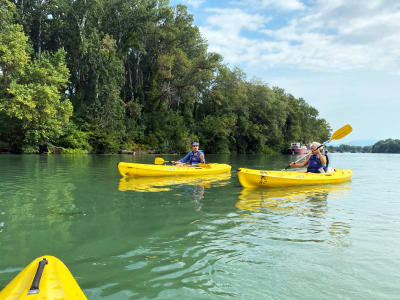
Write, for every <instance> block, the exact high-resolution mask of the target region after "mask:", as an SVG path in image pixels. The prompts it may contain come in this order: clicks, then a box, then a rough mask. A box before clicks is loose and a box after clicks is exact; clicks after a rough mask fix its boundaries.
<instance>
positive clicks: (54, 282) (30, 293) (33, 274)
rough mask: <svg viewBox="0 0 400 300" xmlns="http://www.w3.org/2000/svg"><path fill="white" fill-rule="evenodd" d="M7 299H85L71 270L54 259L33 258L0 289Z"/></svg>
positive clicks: (0, 297) (1, 294) (3, 297)
mask: <svg viewBox="0 0 400 300" xmlns="http://www.w3.org/2000/svg"><path fill="white" fill-rule="evenodd" d="M0 299H4V300H5V299H7V300H17V299H18V300H24V299H27V300H54V299H60V300H61V299H68V300H69V299H74V300H87V298H86V296H85V294H84V293H83V291H82V290H81V288H80V287H79V285H78V283H77V282H76V280H75V278H74V277H73V276H72V274H71V272H70V271H69V270H68V268H67V267H66V266H65V265H64V263H63V262H62V261H61V260H59V259H58V258H56V257H54V256H50V255H44V256H41V257H38V258H36V259H35V260H34V261H33V262H31V263H30V264H29V265H28V266H27V267H26V268H25V269H23V270H22V271H21V272H20V273H19V274H18V275H17V276H16V277H15V278H14V279H13V280H12V281H10V283H9V284H8V285H7V286H6V287H5V288H4V289H3V290H2V291H1V292H0Z"/></svg>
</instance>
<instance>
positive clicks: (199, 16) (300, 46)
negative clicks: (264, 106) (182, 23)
mask: <svg viewBox="0 0 400 300" xmlns="http://www.w3.org/2000/svg"><path fill="white" fill-rule="evenodd" d="M170 3H171V5H177V4H184V5H186V6H187V7H188V11H189V12H190V13H191V14H192V15H193V16H194V25H196V26H198V27H199V29H200V32H201V34H202V36H203V37H204V38H205V39H206V40H207V44H208V51H209V52H217V53H219V54H221V55H222V56H223V57H224V63H226V64H227V65H229V66H231V67H235V66H237V67H239V68H241V69H242V70H243V71H244V72H245V73H246V74H247V79H248V80H252V79H258V80H261V81H263V82H264V83H266V84H268V85H269V86H271V87H272V86H278V87H280V88H283V89H285V91H286V92H287V93H290V94H292V95H293V96H295V97H296V98H303V99H304V100H305V101H306V102H307V103H308V104H310V105H311V106H313V107H315V108H316V109H317V110H318V111H319V113H320V115H319V116H320V117H321V118H324V119H326V120H327V122H328V123H329V124H330V125H331V127H332V129H333V131H335V130H336V129H339V128H340V127H342V126H343V125H345V124H350V125H351V126H352V127H353V131H352V133H351V134H349V135H348V136H347V137H345V138H343V139H342V140H341V141H340V143H346V142H349V143H351V142H355V141H360V143H361V141H363V142H365V141H378V140H382V139H387V138H393V139H400V121H399V120H398V119H399V115H400V114H399V108H400V1H399V0H368V1H360V0H171V1H170ZM373 143H374V142H371V144H373Z"/></svg>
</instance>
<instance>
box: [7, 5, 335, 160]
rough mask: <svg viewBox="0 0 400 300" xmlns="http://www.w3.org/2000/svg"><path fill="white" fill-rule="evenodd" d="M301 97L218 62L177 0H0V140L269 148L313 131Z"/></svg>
mask: <svg viewBox="0 0 400 300" xmlns="http://www.w3.org/2000/svg"><path fill="white" fill-rule="evenodd" d="M330 132H331V128H330V126H329V124H328V123H327V122H326V120H324V119H322V118H319V116H318V111H317V110H316V109H315V108H313V107H311V106H310V105H308V104H307V102H306V101H305V100H304V99H302V98H296V97H294V96H293V95H291V94H288V93H286V92H285V90H284V89H282V88H279V87H270V86H268V85H267V84H265V83H263V82H259V81H255V80H248V79H247V78H246V74H245V73H244V72H243V71H242V70H240V69H238V68H236V67H234V68H230V67H228V66H227V65H226V64H224V63H223V58H222V57H221V55H219V54H218V53H212V52H208V50H207V43H206V41H205V39H204V38H203V37H202V36H201V34H200V31H199V29H198V28H197V27H196V26H194V25H193V16H192V15H191V14H189V13H188V11H187V8H186V7H185V6H183V5H177V6H174V7H172V6H170V5H169V1H165V0H107V1H106V0H96V1H86V0H31V1H22V0H14V1H9V0H0V149H1V150H8V151H12V152H25V153H37V152H39V150H40V149H48V150H50V151H54V150H53V149H55V148H57V149H63V152H67V153H68V152H92V153H115V152H118V151H119V150H121V149H126V150H154V151H157V152H163V153H168V152H170V153H171V152H185V151H186V150H187V148H188V146H189V145H190V143H191V141H193V140H199V141H200V143H201V147H202V149H203V150H205V151H206V152H208V153H229V152H238V153H272V152H282V151H285V150H286V149H287V148H288V146H289V145H290V143H291V142H293V141H297V142H302V143H309V142H311V141H319V142H324V141H327V140H328V139H329V137H330Z"/></svg>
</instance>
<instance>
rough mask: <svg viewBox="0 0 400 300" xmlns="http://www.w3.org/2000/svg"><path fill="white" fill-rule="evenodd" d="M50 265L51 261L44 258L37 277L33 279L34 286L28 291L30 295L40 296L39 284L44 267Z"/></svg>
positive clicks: (40, 262)
mask: <svg viewBox="0 0 400 300" xmlns="http://www.w3.org/2000/svg"><path fill="white" fill-rule="evenodd" d="M48 263H49V261H48V260H47V259H45V258H43V259H42V260H41V261H39V266H38V268H37V271H36V274H35V277H34V278H33V282H32V286H31V288H30V289H29V291H28V295H34V294H39V283H40V279H41V278H42V274H43V270H44V267H45V266H46V265H47V264H48Z"/></svg>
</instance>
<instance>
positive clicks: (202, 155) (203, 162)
mask: <svg viewBox="0 0 400 300" xmlns="http://www.w3.org/2000/svg"><path fill="white" fill-rule="evenodd" d="M200 162H201V163H202V164H205V160H204V153H202V154H200Z"/></svg>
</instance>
